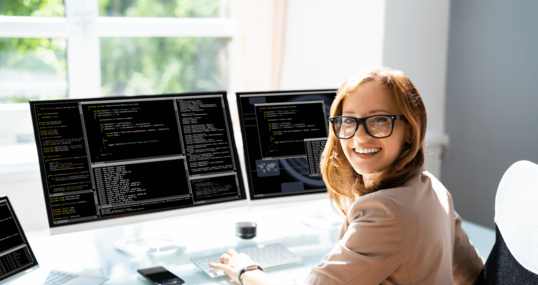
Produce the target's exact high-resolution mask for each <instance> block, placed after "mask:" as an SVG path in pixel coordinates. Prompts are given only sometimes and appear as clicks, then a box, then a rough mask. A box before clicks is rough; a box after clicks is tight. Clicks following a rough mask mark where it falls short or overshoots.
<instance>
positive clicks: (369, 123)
mask: <svg viewBox="0 0 538 285" xmlns="http://www.w3.org/2000/svg"><path fill="white" fill-rule="evenodd" d="M394 120H400V121H404V122H405V121H406V119H405V117H404V116H403V115H398V116H396V115H373V116H369V117H364V118H355V117H348V116H338V117H331V118H329V122H331V124H332V125H333V130H334V134H335V135H336V137H338V138H339V139H343V140H347V139H350V138H352V137H353V136H354V135H355V133H356V132H357V130H358V129H359V125H360V124H361V123H362V125H363V127H364V129H365V130H366V133H367V134H368V135H370V136H372V137H374V138H376V139H383V138H388V137H390V135H392V131H393V130H394Z"/></svg>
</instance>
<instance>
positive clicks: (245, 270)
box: [237, 264, 263, 285]
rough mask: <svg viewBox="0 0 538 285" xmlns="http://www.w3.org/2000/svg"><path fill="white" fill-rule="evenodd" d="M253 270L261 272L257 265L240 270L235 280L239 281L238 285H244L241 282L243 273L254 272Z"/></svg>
mask: <svg viewBox="0 0 538 285" xmlns="http://www.w3.org/2000/svg"><path fill="white" fill-rule="evenodd" d="M255 269H259V270H261V271H263V269H262V267H261V266H259V265H257V264H254V265H249V266H245V267H243V268H242V269H241V270H239V275H238V276H237V279H238V280H239V283H241V285H245V284H243V280H241V275H243V273H245V272H247V271H252V270H255Z"/></svg>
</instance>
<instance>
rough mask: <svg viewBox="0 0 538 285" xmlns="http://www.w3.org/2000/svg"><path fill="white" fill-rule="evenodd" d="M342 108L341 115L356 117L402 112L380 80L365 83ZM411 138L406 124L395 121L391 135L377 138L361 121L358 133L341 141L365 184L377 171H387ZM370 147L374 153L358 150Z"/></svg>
mask: <svg viewBox="0 0 538 285" xmlns="http://www.w3.org/2000/svg"><path fill="white" fill-rule="evenodd" d="M342 107H343V108H342V116H350V117H356V118H363V117H368V116H372V115H402V111H401V110H400V107H398V105H397V104H396V100H395V99H394V98H392V96H390V95H389V94H387V92H385V89H384V88H383V86H382V83H381V82H379V81H370V82H367V83H364V84H362V85H361V86H360V87H359V89H358V90H357V91H356V92H355V93H353V94H351V95H349V96H348V97H346V98H345V99H344V102H343V106H342ZM409 139H410V135H409V131H408V125H407V123H405V122H403V121H400V120H395V121H394V130H393V132H392V135H391V136H389V137H388V138H383V139H376V138H374V137H372V136H370V135H368V134H367V133H366V131H365V129H364V125H363V124H362V123H361V124H360V125H359V128H358V129H357V132H356V133H355V136H353V137H352V138H350V139H347V140H343V139H341V140H340V144H341V145H342V149H343V150H344V154H345V155H346V158H347V159H348V161H349V162H350V163H351V165H352V166H353V168H354V169H355V171H356V172H357V173H359V174H361V175H363V179H364V182H365V185H367V186H369V185H370V183H371V182H372V181H373V180H374V179H375V176H376V174H378V173H379V172H381V171H383V170H385V169H386V168H387V167H389V166H390V165H391V164H392V163H393V162H394V161H395V160H396V159H397V158H398V156H399V155H400V153H401V152H402V148H403V145H404V143H405V142H406V141H407V140H409ZM368 150H370V151H372V153H365V154H363V153H359V152H365V151H368ZM375 151H377V152H375Z"/></svg>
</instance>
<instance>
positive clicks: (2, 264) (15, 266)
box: [0, 246, 32, 278]
mask: <svg viewBox="0 0 538 285" xmlns="http://www.w3.org/2000/svg"><path fill="white" fill-rule="evenodd" d="M30 265H32V257H30V253H29V252H28V248H27V247H26V246H24V247H21V248H19V249H17V250H14V251H11V252H9V253H7V254H4V255H0V278H3V277H4V275H8V274H9V273H12V272H13V273H15V272H14V271H17V270H21V269H23V267H25V266H30Z"/></svg>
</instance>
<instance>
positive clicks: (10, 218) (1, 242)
mask: <svg viewBox="0 0 538 285" xmlns="http://www.w3.org/2000/svg"><path fill="white" fill-rule="evenodd" d="M0 229H1V230H0V284H8V283H11V282H13V281H15V279H17V278H19V277H22V276H23V275H25V274H28V273H30V272H32V271H34V270H35V269H37V268H38V267H39V264H38V263H37V260H36V258H35V255H34V252H33V251H32V248H31V247H30V244H29V243H28V240H27V239H26V235H25V234H24V231H23V230H22V227H21V224H20V223H19V220H18V219H17V215H15V211H14V209H13V207H12V206H11V203H10V202H9V199H8V197H6V196H1V197H0ZM107 280H108V278H103V277H99V276H92V275H86V274H72V273H68V272H61V271H56V270H53V271H51V272H50V273H49V275H48V276H47V279H46V280H43V281H44V284H47V285H48V284H54V285H56V284H58V285H59V284H65V285H78V284H86V285H99V284H102V283H104V282H106V281H107Z"/></svg>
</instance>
